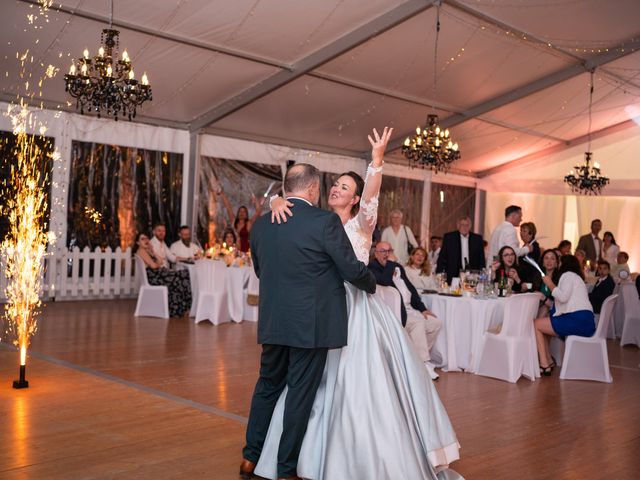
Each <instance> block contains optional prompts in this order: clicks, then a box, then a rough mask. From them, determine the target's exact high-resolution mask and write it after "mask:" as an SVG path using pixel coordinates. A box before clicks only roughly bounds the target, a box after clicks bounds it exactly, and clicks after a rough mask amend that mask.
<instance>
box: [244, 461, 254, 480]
mask: <svg viewBox="0 0 640 480" xmlns="http://www.w3.org/2000/svg"><path fill="white" fill-rule="evenodd" d="M255 469H256V464H255V463H253V462H251V461H249V460H246V459H243V460H242V463H241V464H240V478H242V480H250V479H251V478H254V477H255V475H254V474H253V471H254V470H255Z"/></svg>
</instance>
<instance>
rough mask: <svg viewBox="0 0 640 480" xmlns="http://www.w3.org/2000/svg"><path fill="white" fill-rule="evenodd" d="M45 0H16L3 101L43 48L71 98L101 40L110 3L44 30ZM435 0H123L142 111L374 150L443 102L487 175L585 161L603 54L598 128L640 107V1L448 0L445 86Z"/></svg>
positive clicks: (465, 151)
mask: <svg viewBox="0 0 640 480" xmlns="http://www.w3.org/2000/svg"><path fill="white" fill-rule="evenodd" d="M38 3H39V2H37V1H34V0H4V1H3V7H4V8H3V13H4V15H3V16H2V20H0V22H1V26H2V28H1V29H0V49H1V50H0V63H1V66H2V70H3V71H5V72H7V73H6V75H3V76H2V77H1V78H0V88H1V90H2V92H1V97H0V99H2V100H11V99H12V98H14V96H15V93H16V92H17V91H18V90H19V89H20V88H22V85H23V82H22V81H21V80H20V79H19V78H18V71H19V68H18V65H17V63H16V52H17V51H19V52H24V51H25V50H26V49H29V51H30V53H31V54H33V56H34V61H35V62H34V64H32V65H31V66H30V67H29V68H32V69H34V70H36V69H42V66H44V67H46V66H47V65H49V64H51V65H54V66H56V67H59V68H60V69H61V72H60V73H59V74H58V75H57V77H56V78H54V79H53V80H50V81H48V82H46V83H45V85H44V87H43V89H42V99H43V100H44V101H45V104H46V105H50V106H54V107H55V106H58V105H60V107H61V108H70V109H73V108H74V105H73V104H71V105H70V106H69V105H68V104H67V101H68V100H69V99H68V98H67V95H66V94H65V92H64V86H63V82H62V73H64V72H65V71H67V70H68V67H69V65H70V64H71V58H73V57H77V56H79V55H80V54H81V52H82V50H83V49H84V48H85V47H86V48H89V50H90V51H91V53H95V51H96V49H97V47H98V45H99V40H100V30H101V29H102V28H104V27H105V24H106V23H108V18H109V2H108V1H107V0H59V1H56V2H55V4H54V5H52V7H51V9H50V10H49V12H48V13H47V16H48V20H47V21H46V22H37V25H38V28H34V26H33V25H30V24H29V22H28V20H27V16H28V15H29V14H38V8H37V4H38ZM434 3H435V2H433V1H430V0H406V1H402V0H368V1H366V2H365V1H362V0H323V1H316V2H301V1H297V0H234V1H223V0H218V1H211V0H136V1H126V0H114V4H115V8H114V25H115V27H116V28H118V29H119V30H120V31H121V36H120V42H121V48H122V47H126V48H127V50H128V52H129V54H130V56H131V58H132V60H133V65H134V67H135V69H136V74H137V75H138V76H139V75H140V74H141V73H142V71H146V72H147V73H148V75H149V78H150V81H151V85H152V87H153V93H154V100H153V102H152V103H150V104H147V105H145V106H144V107H143V108H142V109H141V111H140V118H139V120H141V121H144V122H147V123H152V124H159V125H170V126H175V127H178V128H184V129H189V130H191V131H198V132H202V131H204V132H210V133H216V134H222V135H226V136H233V137H239V138H247V139H254V140H262V141H266V142H271V143H276V144H283V145H290V146H300V147H307V148H312V149H315V150H320V151H326V152H333V153H339V154H344V155H351V156H362V155H365V154H366V151H367V149H368V143H367V140H366V134H367V133H368V131H369V130H370V129H371V127H372V126H381V125H384V124H390V125H393V126H394V127H395V129H396V130H395V136H394V145H395V146H396V147H397V146H399V145H400V144H401V142H402V140H403V139H404V137H405V136H406V135H407V134H409V133H410V132H411V131H413V129H414V128H415V126H416V125H417V124H422V123H423V122H424V119H425V117H426V114H427V113H429V112H430V111H431V105H432V104H435V105H436V106H437V113H438V114H439V115H440V116H441V120H442V123H443V124H444V125H448V126H450V127H451V130H452V133H453V135H454V139H455V140H456V141H457V142H458V143H459V144H460V145H461V149H462V155H463V156H462V159H461V160H460V161H459V162H457V164H456V165H457V168H458V169H459V170H460V171H466V172H469V173H470V174H474V175H475V174H479V175H480V176H486V174H488V173H492V170H491V169H494V168H496V167H498V168H503V167H500V166H501V165H505V164H507V163H508V164H509V165H518V164H519V162H518V161H516V162H514V160H517V159H519V158H521V157H525V156H527V155H536V154H537V155H544V152H550V151H553V152H554V155H553V156H552V158H551V160H550V161H554V162H557V163H558V167H557V170H558V171H559V172H566V171H567V170H568V169H569V168H570V167H571V166H572V165H573V164H574V163H576V162H577V161H580V158H581V152H582V151H584V145H583V146H581V147H578V148H576V146H575V145H576V139H578V140H577V142H578V143H580V142H582V141H583V140H584V138H583V137H584V135H585V134H586V132H587V127H588V122H587V104H588V84H589V73H588V70H589V69H590V68H592V67H596V74H595V95H594V106H593V127H592V129H593V130H594V131H596V130H601V131H603V135H604V134H606V133H607V132H608V130H609V129H610V130H611V131H615V130H616V128H617V127H615V126H616V125H617V124H620V123H622V122H626V121H628V120H629V119H631V118H634V117H638V112H640V78H639V77H640V52H638V51H637V50H638V47H640V26H639V24H638V18H640V2H639V1H637V0H609V1H602V0H582V1H577V0H553V1H552V0H443V2H442V7H441V9H440V19H441V26H442V27H441V32H440V38H439V50H438V62H437V70H436V71H437V78H438V80H437V91H436V92H435V94H434V91H433V73H434V72H433V60H434V40H435V22H436V12H437V8H436V7H435V6H434ZM34 76H35V77H36V78H37V76H38V75H37V74H36V73H34ZM633 131H636V130H633ZM565 150H566V152H568V153H566V154H563V153H561V152H563V151H565ZM573 150H576V152H577V153H576V152H574V151H573ZM540 152H542V153H540ZM569 154H570V155H569ZM576 155H577V156H576ZM596 155H597V153H596ZM394 157H395V158H396V159H397V161H398V162H404V160H403V159H402V157H401V155H400V154H399V150H396V151H395V152H394ZM569 157H570V158H569ZM530 158H531V157H530ZM520 163H522V162H520ZM600 163H602V164H603V168H605V169H606V165H607V164H606V162H605V160H604V159H600ZM638 169H639V167H638V166H637V163H636V165H635V175H636V178H639V177H640V172H638ZM605 173H608V172H605Z"/></svg>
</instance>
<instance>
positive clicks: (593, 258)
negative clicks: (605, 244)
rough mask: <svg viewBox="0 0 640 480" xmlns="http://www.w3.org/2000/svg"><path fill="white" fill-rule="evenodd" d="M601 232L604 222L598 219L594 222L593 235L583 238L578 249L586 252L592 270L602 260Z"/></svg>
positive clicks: (588, 234) (592, 222)
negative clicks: (599, 235)
mask: <svg viewBox="0 0 640 480" xmlns="http://www.w3.org/2000/svg"><path fill="white" fill-rule="evenodd" d="M600 230H602V222H601V221H600V220H599V219H597V218H596V219H595V220H592V221H591V233H587V234H586V235H583V236H581V237H580V240H578V246H577V248H576V250H584V252H585V253H586V259H587V260H589V263H590V265H591V269H592V270H593V269H594V267H595V265H596V262H597V261H598V260H600V256H601V253H602V239H601V238H600V237H598V234H599V233H600Z"/></svg>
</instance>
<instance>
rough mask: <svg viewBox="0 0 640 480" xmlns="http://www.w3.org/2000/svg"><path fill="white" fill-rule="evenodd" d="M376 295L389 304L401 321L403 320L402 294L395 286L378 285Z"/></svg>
mask: <svg viewBox="0 0 640 480" xmlns="http://www.w3.org/2000/svg"><path fill="white" fill-rule="evenodd" d="M376 295H378V296H379V297H380V298H381V300H382V301H383V302H384V303H385V304H387V306H388V307H389V308H390V309H391V311H392V312H393V313H394V314H395V315H396V318H397V319H398V321H399V322H402V296H401V295H400V292H399V291H398V290H396V289H395V288H393V287H385V286H382V285H377V286H376Z"/></svg>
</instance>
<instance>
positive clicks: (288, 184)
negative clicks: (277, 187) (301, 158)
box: [284, 163, 320, 205]
mask: <svg viewBox="0 0 640 480" xmlns="http://www.w3.org/2000/svg"><path fill="white" fill-rule="evenodd" d="M284 191H285V193H286V194H287V196H291V197H301V198H305V199H307V200H309V201H310V202H311V203H313V204H314V205H315V204H317V203H318V199H319V198H320V172H319V171H318V169H317V168H316V167H314V166H313V165H309V164H308V163H296V164H295V165H293V166H292V167H290V168H289V169H288V170H287V173H286V175H285V177H284Z"/></svg>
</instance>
